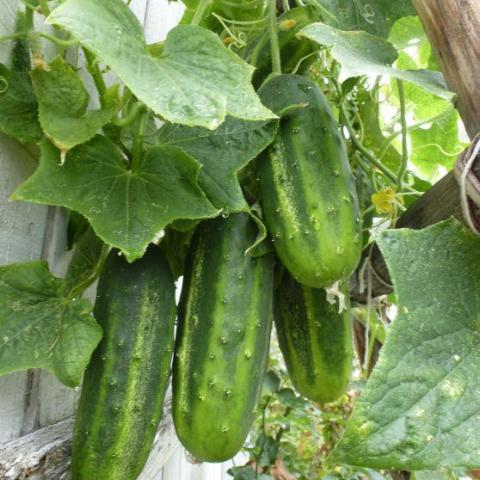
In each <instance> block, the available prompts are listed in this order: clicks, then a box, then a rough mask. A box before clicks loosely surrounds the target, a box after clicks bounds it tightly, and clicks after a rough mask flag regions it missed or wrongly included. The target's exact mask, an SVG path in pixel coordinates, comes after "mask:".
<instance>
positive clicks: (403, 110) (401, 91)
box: [397, 79, 408, 192]
mask: <svg viewBox="0 0 480 480" xmlns="http://www.w3.org/2000/svg"><path fill="white" fill-rule="evenodd" d="M397 87H398V98H399V100H400V122H401V125H402V163H401V164H400V168H399V169H398V175H397V185H398V191H399V192H401V191H402V183H403V176H404V175H405V172H406V171H407V165H408V137H407V134H408V127H407V112H406V107H405V89H404V88H403V81H402V80H399V79H397Z"/></svg>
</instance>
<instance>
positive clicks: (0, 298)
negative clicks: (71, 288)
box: [0, 261, 102, 387]
mask: <svg viewBox="0 0 480 480" xmlns="http://www.w3.org/2000/svg"><path fill="white" fill-rule="evenodd" d="M0 332H1V335H0V374H5V373H9V372H14V371H17V370H26V369H28V368H45V369H47V370H49V371H50V372H52V373H54V374H55V375H57V377H58V378H59V379H60V380H61V381H62V382H63V383H64V384H65V385H68V386H70V387H74V386H76V385H78V384H79V383H80V381H81V379H82V375H83V370H84V369H85V367H86V366H87V364H88V361H89V359H90V355H91V353H92V351H93V350H94V349H95V347H96V346H97V344H98V342H99V341H100V338H101V336H102V329H101V328H100V326H99V325H98V324H97V323H96V321H95V319H94V318H93V315H92V308H91V305H90V304H89V302H88V301H86V300H80V299H78V298H69V297H68V296H67V295H66V292H65V283H64V282H63V281H62V280H60V279H58V278H56V277H54V276H53V275H52V274H51V273H50V272H49V270H48V266H47V264H46V263H45V262H41V261H38V262H31V263H20V264H13V265H6V266H3V267H0Z"/></svg>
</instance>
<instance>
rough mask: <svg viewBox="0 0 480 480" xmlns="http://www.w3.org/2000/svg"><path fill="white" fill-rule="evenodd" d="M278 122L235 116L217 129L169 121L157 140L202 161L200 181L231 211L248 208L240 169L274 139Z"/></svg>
mask: <svg viewBox="0 0 480 480" xmlns="http://www.w3.org/2000/svg"><path fill="white" fill-rule="evenodd" d="M277 126H278V124H277V122H276V121H271V122H247V121H244V120H239V119H237V118H233V117H227V118H226V120H225V121H224V122H223V123H222V125H220V127H218V128H217V129H216V130H214V131H211V130H207V129H206V128H200V127H196V128H192V127H184V126H179V125H172V124H166V125H164V126H163V127H162V128H161V129H160V130H159V131H158V137H157V142H158V143H159V144H161V145H174V146H177V147H180V148H182V149H183V150H184V151H185V152H186V153H188V154H189V155H191V156H192V157H193V158H195V159H196V160H197V161H198V162H200V163H201V164H202V167H203V168H202V169H201V171H200V175H199V179H198V181H199V184H200V186H201V187H202V188H203V190H204V191H205V193H206V194H207V196H208V198H209V199H210V201H211V202H212V203H213V204H214V205H215V206H216V207H217V208H222V209H224V210H225V211H226V212H228V213H230V212H231V213H234V212H241V211H247V210H248V205H247V203H246V201H245V199H244V197H243V193H242V190H241V188H240V184H239V181H238V173H239V171H240V170H241V169H242V168H244V167H245V166H246V165H247V164H248V163H249V162H250V161H251V160H253V159H254V158H255V157H256V156H257V155H258V154H259V153H260V152H261V151H262V150H264V149H265V147H267V146H268V145H269V144H270V143H271V142H272V140H273V138H274V136H275V134H276V132H277Z"/></svg>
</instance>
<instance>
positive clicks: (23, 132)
mask: <svg viewBox="0 0 480 480" xmlns="http://www.w3.org/2000/svg"><path fill="white" fill-rule="evenodd" d="M21 30H24V16H23V14H20V13H19V14H18V16H17V24H16V31H21ZM30 68H31V65H30V52H29V50H28V44H27V41H26V40H18V41H16V42H15V46H14V47H13V50H12V56H11V67H10V68H7V67H6V66H5V65H2V64H0V132H3V133H5V134H6V135H9V136H10V137H14V138H16V139H17V140H20V141H21V142H36V141H38V140H40V139H41V138H42V130H41V128H40V123H39V121H38V104H37V99H36V98H35V93H34V91H33V87H32V81H31V79H30Z"/></svg>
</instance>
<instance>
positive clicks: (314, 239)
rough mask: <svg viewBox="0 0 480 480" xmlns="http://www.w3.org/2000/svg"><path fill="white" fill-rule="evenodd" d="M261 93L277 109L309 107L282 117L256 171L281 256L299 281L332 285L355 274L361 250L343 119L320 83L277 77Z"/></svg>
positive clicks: (318, 284)
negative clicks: (338, 117) (337, 117)
mask: <svg viewBox="0 0 480 480" xmlns="http://www.w3.org/2000/svg"><path fill="white" fill-rule="evenodd" d="M260 96H261V98H262V101H263V103H264V104H265V105H266V106H267V107H268V108H270V109H272V110H273V111H274V112H275V113H280V112H281V110H282V109H284V108H285V107H286V106H288V105H292V104H302V103H305V104H308V106H306V107H305V108H301V109H298V110H295V111H293V112H292V113H290V114H288V115H287V116H285V117H284V118H283V119H282V120H281V121H280V128H279V132H278V134H277V137H276V139H275V140H274V142H273V144H272V145H271V146H270V147H269V148H268V149H267V150H266V151H265V152H264V154H263V155H262V156H261V157H260V158H259V159H258V161H257V167H258V170H257V172H258V178H259V181H260V197H261V202H262V207H263V213H264V220H265V223H266V224H267V227H268V230H269V232H270V235H271V236H272V239H273V241H274V242H275V243H274V244H275V249H276V251H277V254H278V256H279V257H280V259H281V260H282V262H283V263H284V264H285V266H286V267H287V268H288V270H289V271H290V273H292V275H293V276H294V277H295V278H296V279H297V280H298V281H299V282H300V283H303V284H305V285H308V286H310V287H314V288H321V287H328V286H330V285H332V284H333V283H335V282H336V281H338V280H342V279H346V278H347V277H348V276H349V275H350V274H351V273H352V272H353V270H354V269H355V267H356V266H357V264H358V262H359V259H360V254H361V248H362V244H361V219H360V212H359V207H358V198H357V193H356V191H355V183H354V179H353V176H352V172H351V170H350V166H349V162H348V156H347V152H346V148H345V145H344V142H343V140H342V138H341V136H340V133H339V131H338V127H337V122H336V121H335V118H334V117H333V114H332V111H331V108H330V105H329V104H328V101H327V100H326V98H325V96H324V95H323V93H322V91H321V90H320V88H319V87H318V85H316V84H315V83H313V82H311V81H310V80H308V79H306V78H304V77H300V76H297V75H280V76H277V77H274V78H273V79H272V80H271V81H269V82H268V83H267V84H266V85H265V86H264V88H262V89H261V91H260Z"/></svg>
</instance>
